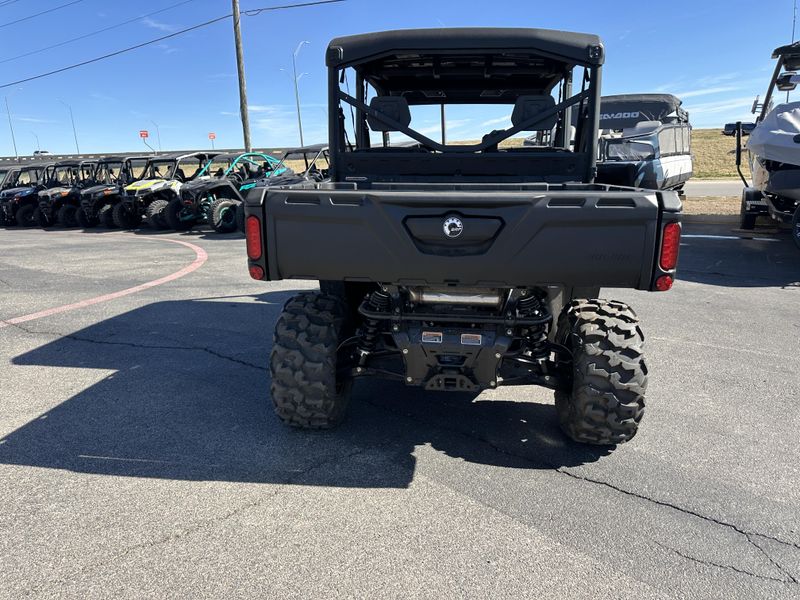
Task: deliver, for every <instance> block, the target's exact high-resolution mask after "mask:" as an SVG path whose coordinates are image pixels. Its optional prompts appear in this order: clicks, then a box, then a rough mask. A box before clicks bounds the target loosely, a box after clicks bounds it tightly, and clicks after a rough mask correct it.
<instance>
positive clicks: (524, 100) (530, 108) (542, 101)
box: [511, 96, 558, 131]
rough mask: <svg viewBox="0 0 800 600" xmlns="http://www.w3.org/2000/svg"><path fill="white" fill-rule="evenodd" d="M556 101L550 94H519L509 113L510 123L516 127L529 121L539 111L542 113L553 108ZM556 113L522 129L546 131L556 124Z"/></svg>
mask: <svg viewBox="0 0 800 600" xmlns="http://www.w3.org/2000/svg"><path fill="white" fill-rule="evenodd" d="M555 105H556V101H555V99H554V98H553V97H552V96H520V97H519V98H517V102H516V104H514V112H512V113H511V124H512V125H513V126H514V127H516V126H517V125H522V124H523V123H524V122H525V121H529V120H530V119H532V118H534V117H535V116H536V115H538V114H539V113H543V112H545V111H547V110H550V109H551V108H554V107H555ZM557 122H558V113H554V114H552V115H551V116H549V117H547V118H546V119H545V120H544V121H540V122H538V123H536V124H535V125H532V126H530V127H527V128H526V129H524V131H546V130H550V129H552V128H553V127H555V126H556V123H557Z"/></svg>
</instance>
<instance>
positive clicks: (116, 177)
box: [76, 156, 149, 229]
mask: <svg viewBox="0 0 800 600" xmlns="http://www.w3.org/2000/svg"><path fill="white" fill-rule="evenodd" d="M148 160H149V158H147V157H141V156H131V157H118V156H110V157H108V158H103V159H101V160H100V161H98V163H97V169H96V170H95V174H94V185H91V186H89V187H86V188H84V189H83V190H81V208H80V210H79V211H78V212H77V214H76V218H77V221H78V225H79V226H81V227H84V228H86V227H94V226H96V225H98V224H99V225H102V226H103V227H106V228H109V229H111V228H113V227H115V225H114V219H113V210H114V206H116V204H117V203H118V202H119V201H120V199H121V195H122V193H123V192H124V190H125V186H127V185H129V184H131V183H133V182H134V181H136V180H137V179H138V178H139V177H140V176H141V175H142V173H144V168H145V166H146V165H147V161H148Z"/></svg>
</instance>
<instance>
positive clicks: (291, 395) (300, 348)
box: [270, 292, 353, 429]
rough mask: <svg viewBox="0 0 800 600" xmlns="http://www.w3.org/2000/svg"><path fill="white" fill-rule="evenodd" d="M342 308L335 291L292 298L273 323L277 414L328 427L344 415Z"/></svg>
mask: <svg viewBox="0 0 800 600" xmlns="http://www.w3.org/2000/svg"><path fill="white" fill-rule="evenodd" d="M345 314H346V308H345V306H344V304H343V303H342V302H341V300H339V298H336V297H334V296H328V295H325V294H321V293H319V292H304V293H302V294H298V295H297V296H294V297H293V298H291V299H290V300H289V301H288V302H287V303H286V305H285V306H284V308H283V313H282V314H281V316H280V318H279V319H278V323H277V325H276V326H275V337H274V343H273V346H272V354H271V355H270V373H271V375H272V402H273V405H274V408H275V414H276V415H278V418H280V420H281V421H283V422H284V423H286V424H287V425H291V426H292V427H301V428H303V429H328V428H330V427H334V426H336V425H338V424H339V423H340V422H341V421H342V419H344V416H345V413H346V411H347V405H348V404H349V401H350V391H351V389H352V384H353V382H352V379H344V380H342V379H341V378H340V377H339V376H337V367H338V362H339V360H338V359H339V353H338V347H339V342H340V340H341V338H342V334H343V332H344V330H345V321H346V319H345Z"/></svg>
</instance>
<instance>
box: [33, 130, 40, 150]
mask: <svg viewBox="0 0 800 600" xmlns="http://www.w3.org/2000/svg"><path fill="white" fill-rule="evenodd" d="M31 135H32V136H33V137H35V138H36V149H37V150H41V149H42V146H41V144H39V136H38V135H36V132H35V131H31Z"/></svg>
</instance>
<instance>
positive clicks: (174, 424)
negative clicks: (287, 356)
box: [0, 292, 609, 488]
mask: <svg viewBox="0 0 800 600" xmlns="http://www.w3.org/2000/svg"><path fill="white" fill-rule="evenodd" d="M293 293H294V292H273V293H267V294H262V295H259V296H257V297H245V298H242V297H222V298H208V299H196V300H188V301H184V300H182V301H167V302H157V303H153V304H150V305H147V306H144V307H141V308H138V309H136V310H133V311H131V312H128V313H125V314H122V315H119V316H116V317H113V318H110V319H108V320H105V321H102V322H100V323H97V324H94V325H92V326H90V327H87V328H85V329H83V330H81V331H78V332H76V333H74V334H70V335H68V336H61V337H59V338H57V339H55V340H54V341H52V342H50V343H48V344H46V345H44V346H41V347H39V348H37V349H35V350H32V351H30V352H27V353H25V354H22V355H20V356H17V357H16V358H14V360H13V364H14V365H28V366H37V367H72V368H80V369H103V370H108V371H110V373H109V374H108V375H106V376H105V377H104V378H103V379H101V380H100V381H98V382H97V383H95V384H94V385H91V386H90V387H87V388H86V389H84V390H83V391H81V392H79V393H78V394H75V395H74V396H72V397H71V398H68V399H65V401H64V402H62V403H61V404H59V405H58V406H56V407H54V408H53V409H51V410H49V411H48V412H47V413H45V414H43V415H41V416H40V417H38V418H36V419H34V420H32V421H31V422H29V423H27V424H26V425H24V426H22V427H20V428H19V429H17V430H16V431H14V432H12V433H11V434H10V435H8V436H6V437H5V438H3V439H2V440H0V463H4V464H14V465H28V466H36V467H44V468H54V469H67V470H71V471H76V472H83V473H92V474H108V475H117V476H134V477H156V478H166V479H183V480H216V481H232V482H261V483H294V484H302V485H324V486H344V487H387V488H402V487H407V486H408V485H409V484H410V483H411V481H412V480H413V478H414V471H415V466H416V458H415V456H414V452H415V449H416V448H417V447H418V446H422V445H429V446H431V447H433V448H435V449H436V450H438V451H440V452H442V453H444V454H446V455H448V456H451V457H456V458H458V459H463V460H466V461H470V462H475V463H481V464H486V465H493V466H499V467H507V468H519V469H554V468H558V467H562V466H576V465H581V464H584V463H588V462H593V461H596V460H598V459H599V458H600V457H602V456H603V455H605V454H608V452H609V450H608V449H607V448H600V447H598V448H594V447H588V446H583V445H579V444H574V443H572V442H569V441H567V440H566V439H565V438H564V437H563V436H562V434H561V433H560V431H559V429H558V424H557V421H556V416H555V410H554V408H553V406H552V404H551V403H547V404H544V403H539V402H517V401H507V400H504V399H503V398H505V397H509V396H510V395H511V394H510V393H509V394H508V396H506V395H505V394H506V392H505V391H504V390H502V389H501V390H497V391H495V392H493V393H492V396H493V397H492V399H485V398H483V397H478V398H476V397H474V396H472V395H463V394H448V393H433V394H425V393H422V392H420V391H417V390H414V389H407V388H406V387H405V386H404V385H402V384H394V383H387V382H386V381H380V380H362V381H359V382H357V384H356V386H355V388H354V394H353V400H352V404H351V411H350V415H349V418H348V420H347V421H346V422H345V423H344V424H343V425H342V426H341V427H339V428H338V429H336V430H333V431H325V432H305V431H298V430H293V429H289V428H287V427H284V426H283V425H281V424H280V423H279V422H278V420H277V418H276V417H275V416H274V415H273V413H272V408H271V404H270V400H269V381H268V373H267V370H266V364H267V357H268V355H269V350H270V345H271V338H272V329H273V326H274V322H275V320H276V319H277V317H278V314H279V313H280V310H281V308H282V306H283V304H284V302H285V301H286V300H287V299H288V298H289V297H290V296H291V295H292V294H293ZM245 299H246V300H248V301H242V300H245ZM30 325H31V327H30V329H31V330H33V331H47V326H46V322H44V321H43V322H40V323H39V325H38V326H34V324H33V323H31V324H30ZM33 373H36V376H39V377H59V374H58V372H57V371H55V370H53V371H48V370H47V369H36V370H35V371H33V370H32V374H33ZM512 389H513V388H512Z"/></svg>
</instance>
